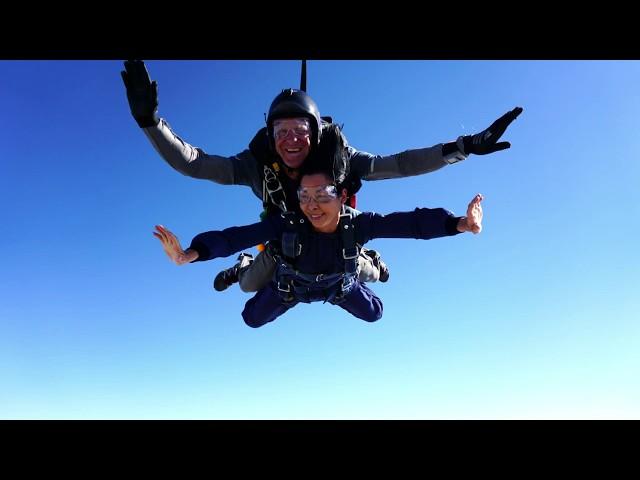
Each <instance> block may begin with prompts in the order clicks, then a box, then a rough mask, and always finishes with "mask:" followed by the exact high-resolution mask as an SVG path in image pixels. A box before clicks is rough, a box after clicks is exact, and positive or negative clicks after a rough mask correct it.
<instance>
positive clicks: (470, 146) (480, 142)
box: [457, 107, 522, 155]
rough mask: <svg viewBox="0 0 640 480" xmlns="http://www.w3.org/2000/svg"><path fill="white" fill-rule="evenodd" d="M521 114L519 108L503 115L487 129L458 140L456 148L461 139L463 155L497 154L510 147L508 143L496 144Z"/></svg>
mask: <svg viewBox="0 0 640 480" xmlns="http://www.w3.org/2000/svg"><path fill="white" fill-rule="evenodd" d="M521 113H522V108H521V107H516V108H514V109H513V110H511V111H510V112H507V113H505V114H504V115H503V116H501V117H500V118H499V119H497V120H496V121H495V122H493V123H492V124H491V126H490V127H489V128H487V129H486V130H483V131H482V132H480V133H478V134H476V135H465V136H463V137H461V138H459V139H458V142H457V143H458V147H460V146H461V145H460V140H461V139H462V147H463V148H464V152H462V153H464V154H465V155H469V154H470V153H473V154H475V155H486V154H488V153H493V152H498V151H500V150H504V149H506V148H509V147H511V144H510V143H509V142H500V143H496V142H497V141H498V139H499V138H500V137H501V136H502V134H503V133H504V132H505V130H506V129H507V127H508V126H509V125H510V124H511V122H513V121H514V120H515V119H516V118H518V115H520V114H521Z"/></svg>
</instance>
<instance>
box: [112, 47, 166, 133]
mask: <svg viewBox="0 0 640 480" xmlns="http://www.w3.org/2000/svg"><path fill="white" fill-rule="evenodd" d="M124 68H125V70H126V71H125V70H123V71H122V72H120V73H121V74H122V81H123V82H124V86H125V87H126V88H127V98H128V99H129V108H131V115H133V118H134V119H135V120H136V122H137V123H138V126H140V128H146V127H155V126H156V125H158V122H160V118H158V84H157V83H156V81H155V80H154V81H153V82H152V81H151V78H149V72H148V71H147V67H146V66H145V64H144V62H143V61H142V60H127V61H126V62H124Z"/></svg>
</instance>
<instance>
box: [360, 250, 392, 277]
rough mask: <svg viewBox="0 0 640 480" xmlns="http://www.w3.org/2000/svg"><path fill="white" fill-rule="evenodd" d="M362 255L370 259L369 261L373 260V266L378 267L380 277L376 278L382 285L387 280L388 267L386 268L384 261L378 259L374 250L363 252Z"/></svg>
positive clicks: (377, 254)
mask: <svg viewBox="0 0 640 480" xmlns="http://www.w3.org/2000/svg"><path fill="white" fill-rule="evenodd" d="M364 253H365V254H366V255H368V256H369V257H371V259H372V260H373V264H374V265H375V266H376V267H378V270H380V277H379V278H378V280H379V281H380V282H382V283H384V282H386V281H387V280H389V267H387V264H386V263H384V261H383V260H382V258H381V257H380V254H379V253H378V252H376V251H375V250H369V249H367V250H365V252H364Z"/></svg>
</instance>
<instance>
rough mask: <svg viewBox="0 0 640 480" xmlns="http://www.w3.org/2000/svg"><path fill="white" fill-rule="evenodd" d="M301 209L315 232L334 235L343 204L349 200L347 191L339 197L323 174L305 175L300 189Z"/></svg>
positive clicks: (330, 181) (331, 183)
mask: <svg viewBox="0 0 640 480" xmlns="http://www.w3.org/2000/svg"><path fill="white" fill-rule="evenodd" d="M298 200H299V202H300V209H301V210H302V213H304V215H305V216H306V217H307V219H308V220H309V222H311V225H312V226H313V228H314V230H316V231H318V232H322V233H332V232H335V231H336V229H337V228H338V222H339V221H340V211H341V208H342V204H343V203H344V202H345V201H346V200H347V191H346V190H344V189H343V190H342V193H341V194H340V195H338V192H337V190H336V187H335V185H334V184H333V181H332V180H331V179H330V178H329V177H328V176H327V175H325V174H323V173H316V174H313V175H305V176H304V177H302V178H301V179H300V187H299V188H298Z"/></svg>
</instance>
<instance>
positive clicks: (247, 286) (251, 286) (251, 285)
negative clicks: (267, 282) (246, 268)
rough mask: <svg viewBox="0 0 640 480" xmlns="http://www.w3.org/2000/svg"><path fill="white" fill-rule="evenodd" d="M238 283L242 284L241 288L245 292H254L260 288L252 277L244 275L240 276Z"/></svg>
mask: <svg viewBox="0 0 640 480" xmlns="http://www.w3.org/2000/svg"><path fill="white" fill-rule="evenodd" d="M238 285H240V290H242V291H243V292H245V293H253V292H257V291H258V290H260V287H259V286H258V285H257V284H256V282H253V281H251V279H250V278H249V279H247V278H246V277H244V276H242V275H241V276H240V277H239V280H238Z"/></svg>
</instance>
